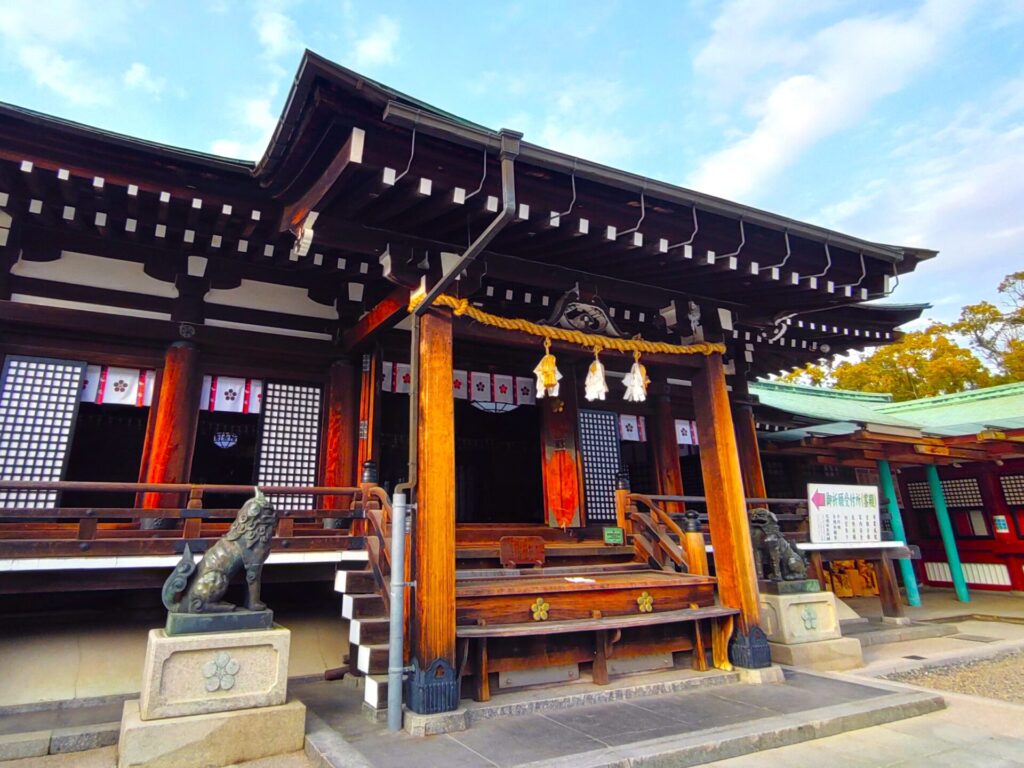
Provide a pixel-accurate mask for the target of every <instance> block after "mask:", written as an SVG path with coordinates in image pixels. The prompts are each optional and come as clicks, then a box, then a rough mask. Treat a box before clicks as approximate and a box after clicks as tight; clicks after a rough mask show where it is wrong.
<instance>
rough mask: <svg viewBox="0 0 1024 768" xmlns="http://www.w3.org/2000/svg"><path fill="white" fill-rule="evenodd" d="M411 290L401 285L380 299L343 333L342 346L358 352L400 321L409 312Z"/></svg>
mask: <svg viewBox="0 0 1024 768" xmlns="http://www.w3.org/2000/svg"><path fill="white" fill-rule="evenodd" d="M408 307H409V290H408V289H407V288H402V287H401V286H399V287H397V288H395V289H394V290H393V291H391V293H389V294H388V295H387V296H385V297H384V298H383V299H381V300H380V302H378V303H377V304H376V305H375V306H374V307H373V308H372V309H371V310H370V311H369V312H367V313H366V314H365V315H363V316H362V317H361V318H360V319H359V322H357V323H356V324H355V325H354V326H352V327H351V328H349V329H348V330H346V331H345V332H344V333H342V335H341V348H342V350H343V351H345V352H346V353H352V352H356V351H358V350H360V349H362V348H364V347H366V346H367V345H368V344H371V343H372V342H373V341H374V339H376V337H377V336H379V335H380V334H381V333H383V332H384V331H387V330H389V329H391V328H393V327H395V326H396V325H398V323H400V322H401V321H402V320H403V319H404V318H405V317H406V315H407V314H408Z"/></svg>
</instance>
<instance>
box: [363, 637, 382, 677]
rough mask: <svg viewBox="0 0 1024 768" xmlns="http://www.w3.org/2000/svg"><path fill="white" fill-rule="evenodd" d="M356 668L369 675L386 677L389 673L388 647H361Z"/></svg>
mask: <svg viewBox="0 0 1024 768" xmlns="http://www.w3.org/2000/svg"><path fill="white" fill-rule="evenodd" d="M356 668H357V669H358V670H359V671H360V672H363V673H364V674H367V675H386V674H387V671H388V646H387V644H386V643H385V644H383V645H380V644H378V645H360V646H359V658H358V659H357V660H356Z"/></svg>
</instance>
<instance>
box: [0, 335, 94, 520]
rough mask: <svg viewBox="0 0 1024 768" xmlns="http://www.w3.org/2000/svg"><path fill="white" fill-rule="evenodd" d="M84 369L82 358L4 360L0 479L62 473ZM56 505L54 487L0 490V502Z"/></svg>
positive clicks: (0, 396)
mask: <svg viewBox="0 0 1024 768" xmlns="http://www.w3.org/2000/svg"><path fill="white" fill-rule="evenodd" d="M84 373H85V363H84V362H75V361H71V360H50V359H45V358H32V357H18V356H13V355H12V356H9V357H8V358H7V359H6V361H5V363H4V370H3V376H2V377H0V479H3V480H39V481H55V480H60V479H61V478H62V477H63V476H64V469H65V467H66V466H67V458H68V451H69V449H70V444H71V434H72V431H73V429H74V424H75V417H76V416H77V415H78V396H79V391H80V390H81V388H82V377H83V375H84ZM56 506H57V492H56V491H14V490H11V491H6V490H2V489H0V507H14V508H17V509H27V508H33V507H45V508H51V509H52V508H53V507H56Z"/></svg>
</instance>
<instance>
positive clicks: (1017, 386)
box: [879, 381, 1024, 413]
mask: <svg viewBox="0 0 1024 768" xmlns="http://www.w3.org/2000/svg"><path fill="white" fill-rule="evenodd" d="M1008 394H1024V381H1013V382H1010V383H1009V384H996V385H995V386H992V387H979V388H978V389H969V390H966V391H964V392H951V393H949V394H946V395H932V396H931V397H919V398H918V399H916V400H904V401H903V402H900V403H892V404H890V405H885V406H882V407H880V408H879V410H880V411H883V412H885V413H892V412H899V411H911V410H915V409H917V408H925V407H930V406H934V405H936V404H944V403H962V402H968V401H971V400H988V399H990V398H994V397H1004V396H1006V395H1008Z"/></svg>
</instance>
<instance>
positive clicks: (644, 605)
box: [636, 591, 654, 613]
mask: <svg viewBox="0 0 1024 768" xmlns="http://www.w3.org/2000/svg"><path fill="white" fill-rule="evenodd" d="M636 604H637V606H638V607H639V608H640V613H654V598H653V597H651V593H650V592H647V591H644V592H642V593H641V594H640V597H638V598H637V599H636Z"/></svg>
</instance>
